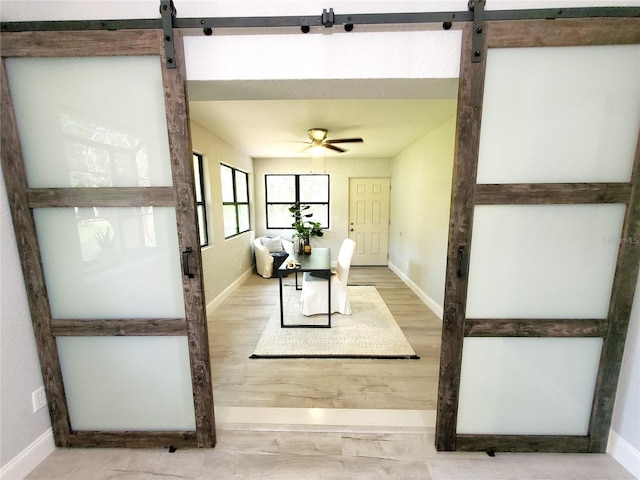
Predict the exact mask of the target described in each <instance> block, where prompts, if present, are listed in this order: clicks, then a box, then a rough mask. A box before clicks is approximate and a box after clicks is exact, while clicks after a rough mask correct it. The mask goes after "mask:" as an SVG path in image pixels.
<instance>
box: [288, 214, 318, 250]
mask: <svg viewBox="0 0 640 480" xmlns="http://www.w3.org/2000/svg"><path fill="white" fill-rule="evenodd" d="M310 208H311V207H310V206H309V205H301V204H300V202H296V203H294V204H293V205H291V206H290V207H289V212H291V216H292V217H293V223H292V224H291V226H292V227H293V229H294V230H295V231H296V233H294V234H293V236H294V237H297V238H298V239H299V247H298V251H299V252H300V253H303V252H304V253H311V244H310V243H309V238H310V237H321V236H322V235H324V232H323V231H322V227H321V226H320V222H314V221H312V220H311V217H313V213H308V212H307V210H309V209H310Z"/></svg>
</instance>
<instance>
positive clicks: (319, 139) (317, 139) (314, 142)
mask: <svg viewBox="0 0 640 480" xmlns="http://www.w3.org/2000/svg"><path fill="white" fill-rule="evenodd" d="M307 133H308V134H309V138H310V139H311V147H324V148H328V149H329V150H334V151H336V152H340V153H343V152H346V150H345V149H343V148H340V147H336V146H335V145H334V144H335V143H362V142H364V140H362V139H361V138H335V139H330V138H327V133H328V132H327V129H326V128H310V129H309V130H308V131H307Z"/></svg>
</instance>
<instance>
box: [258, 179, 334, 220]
mask: <svg viewBox="0 0 640 480" xmlns="http://www.w3.org/2000/svg"><path fill="white" fill-rule="evenodd" d="M268 177H294V185H295V191H294V195H295V199H294V200H293V202H269V200H268V199H269V191H268V184H269V182H268ZM300 177H327V201H326V202H302V201H300ZM264 201H265V217H266V224H267V229H271V230H285V229H289V230H292V229H293V227H292V226H291V223H293V219H292V220H291V223H289V224H288V225H271V224H270V221H269V205H285V206H287V207H289V206H291V205H292V204H294V203H295V202H300V204H301V205H322V206H325V205H326V208H327V224H326V225H324V224H322V225H321V228H323V229H325V230H326V229H328V228H329V226H330V225H331V176H330V175H329V174H328V173H267V174H265V175H264ZM312 220H314V221H315V219H312Z"/></svg>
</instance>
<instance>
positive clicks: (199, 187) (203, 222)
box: [193, 153, 209, 247]
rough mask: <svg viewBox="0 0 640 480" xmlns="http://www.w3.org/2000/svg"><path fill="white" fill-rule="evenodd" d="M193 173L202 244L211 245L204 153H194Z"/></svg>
mask: <svg viewBox="0 0 640 480" xmlns="http://www.w3.org/2000/svg"><path fill="white" fill-rule="evenodd" d="M193 173H194V176H195V184H196V185H195V188H196V210H197V212H198V227H199V230H200V246H201V247H206V246H207V245H209V231H208V230H207V207H206V205H205V201H204V166H203V160H202V155H200V154H198V153H194V154H193Z"/></svg>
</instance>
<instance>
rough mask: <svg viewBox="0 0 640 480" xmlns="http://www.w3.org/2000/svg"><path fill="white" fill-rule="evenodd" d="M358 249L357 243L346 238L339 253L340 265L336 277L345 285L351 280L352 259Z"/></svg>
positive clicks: (337, 267)
mask: <svg viewBox="0 0 640 480" xmlns="http://www.w3.org/2000/svg"><path fill="white" fill-rule="evenodd" d="M355 249H356V242H354V241H353V240H351V239H350V238H345V239H344V242H342V246H341V247H340V251H339V252H338V264H337V266H336V275H337V276H338V280H339V281H340V283H342V284H345V285H346V283H347V280H348V278H349V269H350V268H351V259H352V258H353V252H355Z"/></svg>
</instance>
